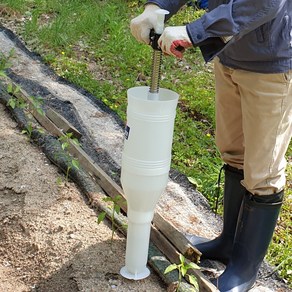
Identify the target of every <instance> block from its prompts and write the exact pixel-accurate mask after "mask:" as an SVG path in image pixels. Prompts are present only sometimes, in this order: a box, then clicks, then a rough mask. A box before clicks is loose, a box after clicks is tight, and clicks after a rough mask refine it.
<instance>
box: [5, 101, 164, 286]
mask: <svg viewBox="0 0 292 292" xmlns="http://www.w3.org/2000/svg"><path fill="white" fill-rule="evenodd" d="M0 149H1V151H0V278H1V281H0V292H20V291H21V292H23V291H42V292H44V291H54V292H56V291H62V292H67V291H68V292H75V291H165V290H166V288H165V286H164V285H163V283H162V281H161V280H160V278H158V276H157V275H156V274H155V273H152V274H151V276H150V277H149V278H147V279H145V280H142V281H130V280H126V279H124V278H122V277H121V276H120V275H119V270H120V268H121V267H122V266H123V265H124V255H125V238H124V237H123V236H119V235H115V237H114V241H113V244H112V247H111V244H110V243H111V241H110V238H111V229H110V228H109V227H108V226H107V225H106V224H104V223H101V224H99V225H98V224H97V223H96V219H97V214H96V213H95V211H94V210H92V209H91V208H90V207H89V206H88V205H87V203H86V199H85V198H84V197H83V195H82V193H81V192H80V191H79V190H78V188H77V187H76V185H75V184H74V183H72V182H66V181H65V178H64V176H63V174H61V173H60V172H59V171H58V169H57V168H56V167H55V166H53V165H52V164H51V163H50V162H49V161H48V160H47V159H46V157H45V155H44V154H43V153H41V151H40V150H39V148H37V147H36V146H34V145H33V144H31V143H30V142H29V141H28V138H27V136H25V135H23V134H21V133H20V131H19V129H18V127H17V124H16V122H14V121H13V120H12V119H11V117H10V115H9V114H8V112H7V111H6V109H5V108H4V106H3V105H0ZM60 178H62V180H63V183H61V184H58V183H57V181H58V180H59V179H60Z"/></svg>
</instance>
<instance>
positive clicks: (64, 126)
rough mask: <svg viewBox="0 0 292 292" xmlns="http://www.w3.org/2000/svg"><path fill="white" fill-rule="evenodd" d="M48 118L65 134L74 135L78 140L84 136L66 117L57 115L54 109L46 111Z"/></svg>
mask: <svg viewBox="0 0 292 292" xmlns="http://www.w3.org/2000/svg"><path fill="white" fill-rule="evenodd" d="M46 116H47V117H48V118H49V119H50V120H51V121H52V122H53V123H54V124H55V125H56V126H57V127H58V128H59V129H61V130H62V131H63V133H72V134H73V136H74V137H75V138H77V139H80V138H81V137H82V134H81V133H80V132H79V131H78V130H77V129H76V128H75V127H74V126H73V125H72V124H71V123H70V122H68V121H67V120H66V119H65V118H64V117H62V116H61V115H60V114H59V113H57V112H56V111H55V110H53V109H52V108H50V107H49V108H48V109H47V111H46Z"/></svg>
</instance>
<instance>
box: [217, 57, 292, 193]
mask: <svg viewBox="0 0 292 292" xmlns="http://www.w3.org/2000/svg"><path fill="white" fill-rule="evenodd" d="M215 77H216V125H217V126H216V127H217V128H216V144H217V147H218V149H219V151H220V153H221V155H222V159H223V161H224V162H225V163H228V164H229V165H231V166H233V167H237V168H239V169H243V170H244V180H243V181H242V184H243V185H244V187H245V188H246V189H247V190H248V191H250V192H251V193H253V194H257V195H270V194H273V193H277V192H279V191H281V190H283V189H284V186H285V168H286V159H285V153H286V151H287V148H288V146H289V142H290V140H291V135H292V71H290V72H287V73H281V74H261V73H254V72H249V71H244V70H238V69H231V68H228V67H225V66H223V65H222V64H221V63H220V62H219V60H218V59H216V60H215Z"/></svg>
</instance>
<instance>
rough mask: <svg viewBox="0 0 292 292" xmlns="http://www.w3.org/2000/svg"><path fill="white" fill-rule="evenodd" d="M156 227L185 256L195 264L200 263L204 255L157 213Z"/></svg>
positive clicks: (155, 215)
mask: <svg viewBox="0 0 292 292" xmlns="http://www.w3.org/2000/svg"><path fill="white" fill-rule="evenodd" d="M153 222H154V225H155V227H156V228H157V229H158V230H160V231H161V232H162V233H163V234H164V235H165V237H166V238H168V239H169V241H170V242H172V244H174V245H175V247H176V248H177V249H178V250H179V251H180V253H181V254H183V255H184V256H185V257H186V258H188V259H189V260H190V261H192V262H194V263H198V262H199V260H200V257H201V255H202V253H201V252H200V251H199V250H198V249H196V248H195V247H193V246H192V245H191V244H190V243H189V242H188V240H187V239H186V238H185V236H184V235H183V234H181V232H179V231H178V230H177V229H176V228H175V227H174V226H173V225H172V224H171V223H169V222H167V221H166V220H165V219H164V218H163V216H162V215H161V214H160V213H159V212H156V213H155V214H154V219H153Z"/></svg>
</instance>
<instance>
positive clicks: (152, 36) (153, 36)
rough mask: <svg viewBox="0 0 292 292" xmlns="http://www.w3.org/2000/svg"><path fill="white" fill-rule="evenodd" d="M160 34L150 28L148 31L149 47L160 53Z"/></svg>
mask: <svg viewBox="0 0 292 292" xmlns="http://www.w3.org/2000/svg"><path fill="white" fill-rule="evenodd" d="M160 36H161V34H158V33H156V32H155V31H154V29H153V28H152V29H151V30H150V35H149V37H150V46H151V47H152V48H153V49H154V50H156V51H161V49H160V47H159V45H158V39H159V38H160Z"/></svg>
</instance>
